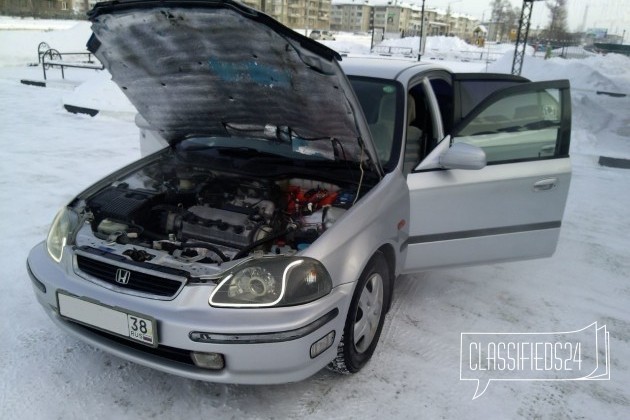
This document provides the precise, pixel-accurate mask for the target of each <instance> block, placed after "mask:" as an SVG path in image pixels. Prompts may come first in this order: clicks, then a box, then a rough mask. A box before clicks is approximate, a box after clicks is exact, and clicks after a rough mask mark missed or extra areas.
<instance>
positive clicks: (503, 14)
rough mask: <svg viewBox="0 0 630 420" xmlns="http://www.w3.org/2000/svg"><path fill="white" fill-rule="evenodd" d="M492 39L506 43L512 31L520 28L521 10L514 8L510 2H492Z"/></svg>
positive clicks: (501, 0) (496, 0)
mask: <svg viewBox="0 0 630 420" xmlns="http://www.w3.org/2000/svg"><path fill="white" fill-rule="evenodd" d="M490 9H491V10H492V14H491V18H490V24H491V28H490V32H491V34H490V38H492V39H496V40H499V41H505V40H506V39H507V38H508V35H509V33H510V31H511V30H512V29H515V28H516V27H517V26H518V18H519V16H520V9H519V8H514V7H512V4H511V3H510V1H509V0H492V2H491V3H490Z"/></svg>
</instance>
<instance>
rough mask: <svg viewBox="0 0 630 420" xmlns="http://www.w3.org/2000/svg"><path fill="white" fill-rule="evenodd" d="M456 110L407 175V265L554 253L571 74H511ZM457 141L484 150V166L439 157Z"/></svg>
mask: <svg viewBox="0 0 630 420" xmlns="http://www.w3.org/2000/svg"><path fill="white" fill-rule="evenodd" d="M456 96H457V93H456ZM456 101H458V99H457V98H456ZM458 105H461V102H459V103H457V104H456V105H455V106H456V107H457V106H458ZM461 118H462V119H461V120H460V121H459V123H457V122H456V127H455V128H454V129H453V130H452V132H451V133H447V134H450V137H449V136H447V138H446V139H445V140H444V141H443V142H442V143H440V144H439V145H438V146H437V147H436V148H435V149H434V150H433V151H432V152H431V153H430V154H429V155H428V156H427V157H426V158H425V160H424V161H423V162H422V163H421V164H420V165H419V166H418V167H417V169H416V170H415V171H414V172H412V173H411V174H409V175H408V177H407V184H408V187H409V193H410V205H411V209H410V210H411V215H410V219H411V220H410V237H409V240H408V242H407V244H408V249H407V260H406V264H405V272H413V271H421V270H425V269H432V268H438V267H451V266H456V265H474V264H483V263H493V262H500V261H510V260H521V259H529V258H539V257H547V256H550V255H552V254H553V252H554V251H555V248H556V245H557V241H558V236H559V233H560V225H561V221H562V214H563V212H564V207H565V203H566V199H567V195H568V190H569V183H570V179H571V165H570V161H569V143H570V132H571V102H570V94H569V83H568V81H566V80H561V81H554V82H540V83H512V84H511V86H510V87H505V88H502V89H498V90H494V91H493V92H490V93H489V95H488V96H487V97H485V99H481V100H480V101H478V102H477V105H476V106H475V107H474V108H472V109H470V110H469V111H467V112H465V113H462V114H461ZM457 143H467V144H468V145H472V146H474V147H473V149H475V148H476V150H477V151H480V150H483V152H485V155H486V161H487V165H486V166H485V167H483V168H482V169H456V167H457V165H450V166H451V167H450V168H448V167H444V165H439V164H437V162H440V157H441V156H443V154H444V153H445V152H447V151H448V150H449V148H452V146H453V145H454V144H457ZM469 149H470V148H469ZM446 161H447V160H446V159H442V162H446ZM433 162H436V163H435V164H433ZM425 163H428V164H425ZM462 167H464V166H462Z"/></svg>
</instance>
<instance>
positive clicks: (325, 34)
mask: <svg viewBox="0 0 630 420" xmlns="http://www.w3.org/2000/svg"><path fill="white" fill-rule="evenodd" d="M309 37H310V38H311V39H317V40H320V41H334V40H335V36H334V35H333V33H332V32H330V31H322V30H319V29H313V30H312V31H311V33H310V34H309Z"/></svg>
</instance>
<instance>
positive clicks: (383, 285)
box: [328, 252, 391, 374]
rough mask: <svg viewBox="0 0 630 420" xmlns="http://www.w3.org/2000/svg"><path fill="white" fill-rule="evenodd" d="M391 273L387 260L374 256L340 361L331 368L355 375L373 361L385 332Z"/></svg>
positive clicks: (353, 310) (363, 279)
mask: <svg viewBox="0 0 630 420" xmlns="http://www.w3.org/2000/svg"><path fill="white" fill-rule="evenodd" d="M390 281H391V279H390V278H389V270H388V267H387V261H386V260H385V256H384V255H383V254H381V253H380V252H378V253H376V254H374V256H373V257H372V259H370V261H369V262H368V264H367V266H366V267H365V269H364V270H363V273H362V274H361V277H360V278H359V281H358V283H357V287H356V289H355V291H354V295H353V296H352V302H351V303H350V309H349V310H348V316H347V318H346V324H345V327H344V330H343V335H342V336H341V341H340V342H339V346H338V347H337V357H336V358H335V359H334V360H333V361H332V362H330V364H329V365H328V368H329V369H331V370H333V371H335V372H339V373H345V374H348V373H356V372H358V371H359V370H361V368H362V367H363V366H365V364H366V363H367V362H368V361H369V360H370V358H371V357H372V354H373V353H374V350H375V349H376V345H377V344H378V339H379V337H380V336H381V330H382V329H383V321H384V320H385V314H386V310H387V307H388V305H389V299H390V287H389V286H390Z"/></svg>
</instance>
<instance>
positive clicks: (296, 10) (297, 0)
mask: <svg viewBox="0 0 630 420" xmlns="http://www.w3.org/2000/svg"><path fill="white" fill-rule="evenodd" d="M256 2H258V3H260V5H259V6H257V5H255V4H253V3H256ZM244 3H245V4H248V5H250V6H252V7H253V8H255V9H258V10H262V11H263V12H265V13H267V14H268V15H270V16H271V17H273V18H274V19H276V20H277V21H279V22H280V23H282V24H283V25H286V26H288V27H290V28H294V29H330V17H331V14H330V11H331V0H253V1H251V0H246V1H245V2H244Z"/></svg>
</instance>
